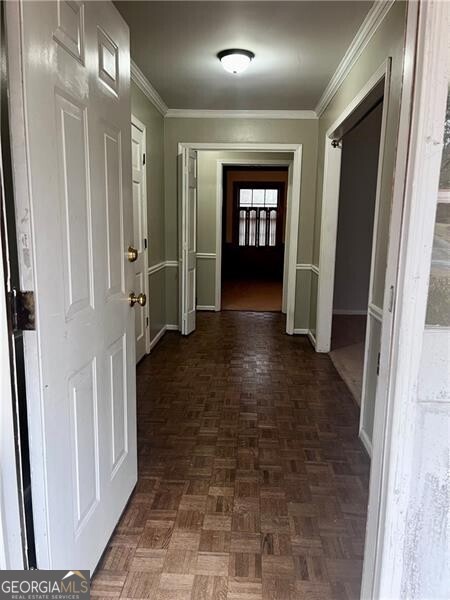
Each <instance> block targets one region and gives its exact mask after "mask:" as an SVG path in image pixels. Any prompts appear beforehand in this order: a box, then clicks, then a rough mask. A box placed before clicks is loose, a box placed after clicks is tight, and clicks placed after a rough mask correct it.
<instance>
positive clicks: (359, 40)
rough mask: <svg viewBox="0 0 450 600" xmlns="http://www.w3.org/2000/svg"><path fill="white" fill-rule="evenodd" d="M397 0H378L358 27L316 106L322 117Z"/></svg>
mask: <svg viewBox="0 0 450 600" xmlns="http://www.w3.org/2000/svg"><path fill="white" fill-rule="evenodd" d="M394 2H395V0H376V1H375V2H374V3H373V6H372V8H371V9H370V10H369V12H368V13H367V16H366V18H365V19H364V21H363V23H362V25H361V27H360V28H359V29H358V31H357V33H356V35H355V37H354V38H353V41H352V43H351V44H350V46H349V47H348V49H347V52H346V53H345V54H344V57H343V59H342V60H341V62H340V63H339V66H338V68H337V69H336V71H335V73H334V75H333V77H332V78H331V79H330V82H329V83H328V85H327V87H326V88H325V91H324V93H323V94H322V97H321V98H320V100H319V102H318V103H317V106H316V111H315V112H316V113H317V115H318V116H319V117H320V116H321V115H322V114H323V112H324V111H325V109H326V107H327V106H328V104H329V103H330V102H331V99H332V98H333V96H334V94H335V93H336V92H337V90H338V89H339V87H340V85H341V84H342V82H343V81H344V79H345V78H346V77H347V75H348V74H349V72H350V70H351V69H352V67H353V65H354V64H355V63H356V61H357V60H358V58H359V57H360V56H361V54H362V53H363V51H364V49H365V47H366V46H367V44H368V43H369V42H370V40H371V39H372V37H373V35H374V34H375V32H376V31H377V29H378V27H379V26H380V24H381V23H382V22H383V19H384V18H385V16H386V15H387V13H388V12H389V9H390V8H391V7H392V5H393V4H394Z"/></svg>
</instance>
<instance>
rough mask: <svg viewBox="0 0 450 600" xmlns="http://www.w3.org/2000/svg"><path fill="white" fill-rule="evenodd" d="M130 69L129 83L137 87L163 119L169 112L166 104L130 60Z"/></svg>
mask: <svg viewBox="0 0 450 600" xmlns="http://www.w3.org/2000/svg"><path fill="white" fill-rule="evenodd" d="M130 69H131V81H132V82H133V83H135V84H136V85H137V87H138V88H139V89H140V90H141V92H142V93H144V94H145V95H146V96H147V98H148V99H149V100H150V102H151V103H152V104H153V106H154V107H155V108H156V109H157V110H158V111H159V112H160V113H161V114H162V116H163V117H164V116H165V115H166V114H167V111H168V110H169V109H168V108H167V104H166V103H165V102H164V100H163V99H162V98H161V96H160V95H159V94H158V92H157V91H156V90H155V88H154V87H153V86H152V84H151V83H150V81H149V80H148V79H147V77H146V76H145V75H144V73H143V72H142V71H141V70H140V68H139V67H138V66H137V64H136V63H135V62H134V60H133V59H131V60H130Z"/></svg>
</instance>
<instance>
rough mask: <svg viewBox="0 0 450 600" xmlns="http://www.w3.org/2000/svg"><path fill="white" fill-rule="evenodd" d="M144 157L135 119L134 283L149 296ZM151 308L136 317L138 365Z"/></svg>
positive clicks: (141, 129) (139, 127)
mask: <svg viewBox="0 0 450 600" xmlns="http://www.w3.org/2000/svg"><path fill="white" fill-rule="evenodd" d="M144 156H145V128H144V125H143V124H142V123H140V122H139V121H138V120H137V119H136V117H134V116H133V117H132V125H131V166H132V174H133V246H134V248H136V250H137V251H138V257H137V260H136V261H135V262H134V267H135V283H134V288H133V289H134V291H135V292H136V293H137V294H139V293H140V292H144V293H145V294H146V295H147V304H148V303H149V301H150V299H149V297H148V296H149V292H148V249H147V243H146V239H147V210H146V205H147V193H146V176H145V174H146V164H145V161H144ZM149 312H150V311H149V307H148V306H146V307H144V309H141V310H138V311H136V313H135V316H136V322H135V329H136V362H138V361H140V360H141V358H143V356H145V354H146V352H148V349H147V347H148V345H149V341H148V339H147V338H148V331H149V327H150V323H149Z"/></svg>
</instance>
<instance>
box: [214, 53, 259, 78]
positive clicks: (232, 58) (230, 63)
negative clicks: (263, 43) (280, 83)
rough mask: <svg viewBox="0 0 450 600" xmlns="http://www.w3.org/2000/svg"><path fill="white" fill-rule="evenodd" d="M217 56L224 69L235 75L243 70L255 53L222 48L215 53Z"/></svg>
mask: <svg viewBox="0 0 450 600" xmlns="http://www.w3.org/2000/svg"><path fill="white" fill-rule="evenodd" d="M217 58H218V59H219V60H220V62H221V63H222V67H223V68H224V69H225V71H228V73H233V74H235V75H237V74H238V73H242V72H243V71H245V69H246V68H247V67H248V65H249V64H250V62H251V61H252V60H253V59H254V58H255V55H254V54H253V52H250V50H240V49H239V48H233V49H231V50H222V52H219V54H218V55H217Z"/></svg>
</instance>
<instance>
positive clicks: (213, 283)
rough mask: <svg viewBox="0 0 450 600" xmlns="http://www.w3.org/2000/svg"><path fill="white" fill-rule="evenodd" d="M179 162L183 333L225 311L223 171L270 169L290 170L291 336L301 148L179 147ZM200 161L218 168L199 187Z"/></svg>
mask: <svg viewBox="0 0 450 600" xmlns="http://www.w3.org/2000/svg"><path fill="white" fill-rule="evenodd" d="M250 154H252V155H254V156H252V157H251V158H250V159H249V158H247V157H248V156H249V155H250ZM178 156H179V169H180V175H181V176H180V182H181V185H180V188H179V189H180V210H179V216H180V232H181V236H180V262H179V266H180V270H179V274H180V297H179V300H180V315H181V323H180V325H181V333H182V334H183V335H188V334H189V333H191V332H192V331H194V330H195V314H196V311H199V310H206V311H211V310H214V311H220V310H221V309H222V237H223V222H222V221H223V198H224V194H223V190H224V185H225V182H224V180H223V168H224V166H226V165H233V166H234V167H236V166H240V167H246V166H247V167H248V166H251V167H265V166H266V165H269V166H270V167H278V168H280V167H281V168H284V169H287V188H286V189H287V191H286V193H285V195H286V200H285V208H284V213H285V216H284V217H283V218H284V220H285V223H286V224H287V227H286V230H285V251H284V252H283V254H282V256H283V258H282V265H283V276H282V281H283V286H282V298H281V310H282V312H283V313H285V314H286V333H288V334H290V335H292V334H293V333H294V316H295V288H296V259H297V246H298V231H299V212H300V182H301V160H302V145H301V144H259V143H252V144H214V143H211V144H209V143H193V144H188V143H179V145H178ZM199 157H200V158H201V157H209V162H212V163H213V166H211V165H209V176H208V177H207V178H206V179H205V182H204V184H203V186H202V185H200V187H199V183H198V182H199V177H198V173H199V169H200V168H201V162H200V161H199ZM259 157H261V158H259ZM255 189H256V188H255ZM263 189H264V188H263ZM202 190H203V192H204V193H203V196H205V197H206V199H207V203H208V206H207V208H206V210H201V207H202V203H203V200H202V193H201V191H202ZM205 190H206V193H205ZM214 196H215V202H214V200H213V199H214ZM248 208H251V207H248ZM260 208H261V207H260ZM249 231H250V230H249ZM201 232H203V233H204V234H205V235H204V236H203V238H202V239H200V238H199V233H201ZM255 235H256V230H255ZM214 250H215V251H214Z"/></svg>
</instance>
